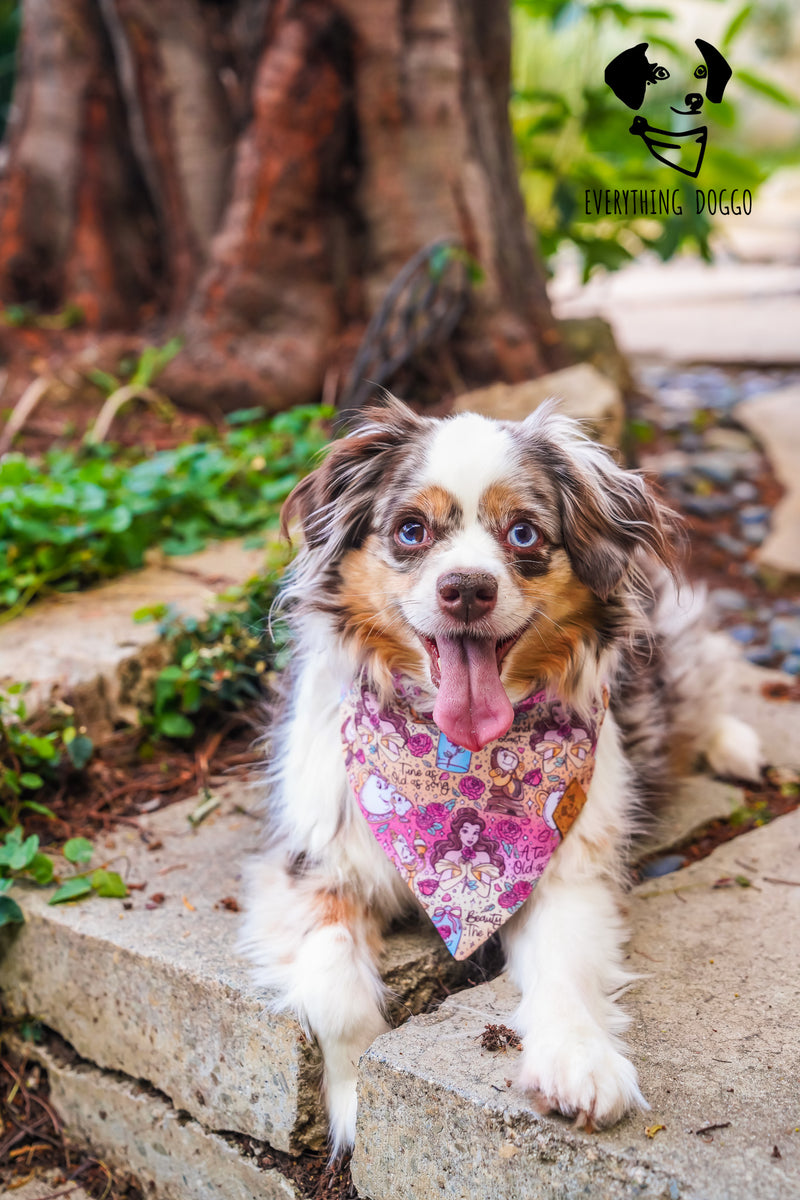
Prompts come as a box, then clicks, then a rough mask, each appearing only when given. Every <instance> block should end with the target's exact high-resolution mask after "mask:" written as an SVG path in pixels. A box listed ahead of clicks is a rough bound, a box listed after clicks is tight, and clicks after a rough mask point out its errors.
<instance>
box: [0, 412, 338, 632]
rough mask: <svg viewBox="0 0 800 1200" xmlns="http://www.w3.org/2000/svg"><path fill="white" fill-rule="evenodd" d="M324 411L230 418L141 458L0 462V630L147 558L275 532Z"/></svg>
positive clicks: (106, 450) (133, 454)
mask: <svg viewBox="0 0 800 1200" xmlns="http://www.w3.org/2000/svg"><path fill="white" fill-rule="evenodd" d="M329 416H330V412H329V410H326V409H324V408H320V407H318V406H308V407H301V408H295V409H292V410H291V411H289V412H285V413H279V414H277V415H276V416H273V417H266V416H265V415H264V413H263V411H262V410H260V409H256V410H248V411H241V412H238V413H232V414H230V416H229V417H228V418H227V428H226V430H225V432H224V433H223V434H222V436H221V437H218V438H217V437H215V438H206V439H204V440H201V441H197V442H192V443H189V444H187V445H183V446H178V447H176V448H175V449H172V450H163V451H159V452H157V453H155V454H151V455H149V456H147V457H144V456H143V455H142V452H141V451H138V452H137V451H130V450H129V451H125V452H119V451H118V450H115V448H114V447H110V446H105V445H84V446H81V447H79V448H77V449H63V448H56V449H52V450H50V451H48V452H47V453H46V454H45V455H44V456H43V457H42V458H41V459H39V458H28V457H26V456H25V455H23V454H13V453H12V454H8V455H6V456H5V458H4V459H3V461H2V462H0V621H7V620H10V619H12V618H13V617H15V616H16V615H17V614H18V613H20V612H21V611H22V610H23V609H24V608H25V607H26V605H27V604H29V603H30V601H31V600H32V599H33V598H34V597H35V596H37V595H40V594H42V593H44V592H47V591H74V590H75V589H77V588H80V587H85V586H86V585H88V584H91V583H95V582H97V581H98V580H99V579H102V578H105V577H108V576H112V575H116V574H119V573H120V572H122V571H127V570H131V569H135V568H136V567H140V566H141V565H142V563H143V562H144V556H145V553H146V551H147V550H148V549H150V548H151V547H153V546H159V547H160V548H161V549H162V550H163V551H164V552H165V553H167V554H191V553H194V552H195V551H197V550H201V549H202V548H203V547H204V546H205V545H206V542H207V541H208V540H209V539H213V538H220V537H231V536H234V535H242V534H250V535H252V534H253V533H257V534H258V535H259V536H262V535H264V533H265V532H267V531H269V530H270V529H272V528H275V527H276V526H277V521H278V513H279V509H280V505H281V503H282V502H283V500H284V499H285V498H286V496H287V495H288V493H289V492H290V491H291V489H292V487H293V486H294V484H295V483H296V482H297V480H298V479H299V478H300V477H301V476H302V475H303V474H305V472H306V471H307V470H309V469H310V467H311V465H312V461H313V458H314V455H315V454H316V453H317V452H318V451H319V450H320V449H321V448H322V446H323V445H324V444H325V442H326V441H327V439H328V430H327V428H326V420H327V418H328V417H329Z"/></svg>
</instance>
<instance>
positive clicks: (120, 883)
mask: <svg viewBox="0 0 800 1200" xmlns="http://www.w3.org/2000/svg"><path fill="white" fill-rule="evenodd" d="M62 854H63V857H64V859H65V860H66V862H68V863H71V864H73V865H77V866H85V865H86V864H88V863H89V862H90V861H91V859H92V857H93V855H94V847H93V846H92V843H91V842H90V841H88V840H87V839H86V838H70V839H69V841H68V842H65V844H64V847H63V850H62ZM21 879H27V880H28V881H30V882H32V883H36V884H38V885H39V886H41V887H46V886H47V885H48V884H50V883H52V882H53V881H54V880H55V881H56V882H58V883H59V887H58V888H57V889H56V891H55V892H54V893H53V895H52V896H51V897H50V899H49V900H48V904H64V903H66V901H68V900H79V899H81V898H82V897H83V896H88V895H90V894H91V893H92V892H96V893H97V895H98V896H110V897H119V898H122V897H125V896H127V894H128V889H127V887H126V886H125V882H124V880H123V879H122V877H121V876H120V875H119V874H118V873H117V872H116V871H109V870H107V869H106V868H105V867H97V868H96V869H95V870H93V871H90V870H88V869H87V870H85V871H77V872H73V873H71V874H69V875H67V876H66V877H63V876H61V875H58V876H57V875H56V869H55V863H54V861H53V859H52V858H51V857H50V855H49V854H43V853H42V851H41V850H40V849H39V837H38V834H35V833H32V834H31V835H30V836H29V837H26V836H25V833H24V830H23V828H22V826H21V825H15V826H14V827H13V828H12V829H9V830H7V832H6V833H5V835H4V837H3V842H2V844H0V926H2V925H21V924H22V923H23V922H24V920H25V916H24V914H23V912H22V909H21V908H20V906H19V905H18V904H17V902H16V900H14V898H13V897H12V896H9V895H8V894H7V893H8V891H9V889H10V888H11V887H12V886H13V885H14V884H15V883H16V882H17V881H18V880H21Z"/></svg>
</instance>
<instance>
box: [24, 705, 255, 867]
mask: <svg viewBox="0 0 800 1200" xmlns="http://www.w3.org/2000/svg"><path fill="white" fill-rule="evenodd" d="M197 724H198V731H197V734H196V736H195V737H194V738H193V739H192V740H191V742H189V743H187V744H182V743H178V742H171V743H166V742H162V743H161V744H160V745H157V746H155V747H153V748H152V749H151V750H150V748H149V747H148V745H147V743H146V740H145V734H144V732H143V731H141V730H136V729H124V730H120V731H119V732H117V733H115V734H113V735H112V736H111V738H110V739H109V740H108V741H106V742H104V743H103V744H102V745H100V746H97V747H96V749H95V752H94V754H93V756H92V758H91V760H90V762H89V764H88V766H87V767H86V769H85V770H84V771H74V770H71V769H69V768H68V767H65V768H64V769H63V772H62V773H61V774H60V775H59V778H58V780H57V782H56V783H55V784H53V785H52V786H51V787H50V788H49V789H45V790H43V791H42V792H41V793H40V798H41V800H42V802H43V803H44V804H46V805H47V806H48V807H49V808H51V809H52V810H53V812H54V813H55V817H54V818H48V817H39V816H35V815H33V814H30V815H26V818H25V828H26V831H27V832H28V833H38V834H39V837H40V840H41V843H42V845H43V846H44V847H46V846H48V845H50V844H52V843H54V842H59V843H60V842H62V841H64V840H65V839H67V838H71V837H86V838H89V839H90V840H91V839H92V838H93V837H95V836H96V835H98V834H99V833H102V832H104V831H107V830H109V829H112V828H113V827H114V826H115V825H120V824H124V825H130V826H133V827H134V828H139V827H140V822H139V820H138V818H139V817H140V816H141V815H142V814H143V813H152V812H156V811H157V810H158V809H161V808H165V807H166V806H167V805H169V804H174V803H176V802H177V801H178V800H185V799H186V798H187V797H189V796H195V795H198V794H199V793H201V792H202V791H203V790H204V789H210V790H212V791H213V788H214V787H218V786H220V785H221V784H223V783H227V782H229V781H230V780H231V779H235V778H237V777H241V776H244V775H247V774H248V772H249V771H251V770H252V769H253V768H254V767H255V766H256V765H257V764H258V763H259V762H261V761H262V760H263V751H261V750H260V749H259V748H258V745H257V741H258V738H259V735H260V733H261V730H260V729H257V728H256V727H255V725H254V724H253V722H252V721H250V720H249V719H247V718H246V717H245V716H243V715H242V714H239V713H231V714H227V715H223V716H222V717H220V716H219V714H217V716H216V717H209V718H207V719H206V721H205V722H203V721H198V722H197ZM143 749H145V750H150V752H151V753H152V757H150V753H148V755H147V757H146V758H145V759H143V758H142V752H143Z"/></svg>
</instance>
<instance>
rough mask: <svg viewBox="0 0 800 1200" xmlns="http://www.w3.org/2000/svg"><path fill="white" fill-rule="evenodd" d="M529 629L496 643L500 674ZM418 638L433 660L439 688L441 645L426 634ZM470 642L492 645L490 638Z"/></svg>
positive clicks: (440, 679) (457, 639) (433, 675)
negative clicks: (510, 653) (510, 652)
mask: <svg viewBox="0 0 800 1200" xmlns="http://www.w3.org/2000/svg"><path fill="white" fill-rule="evenodd" d="M527 628H528V627H527V625H524V626H523V627H522V629H520V630H519V631H518V632H517V633H512V634H511V637H507V638H501V639H500V641H498V642H495V643H494V654H495V661H496V662H497V672H498V674H499V673H500V665H501V663H502V661H503V659H504V658H505V657H506V655H507V654H508V652H509V650H510V649H511V648H512V646H515V645H516V644H517V642H518V641H519V639H520V638H521V637H522V635H523V633H524V632H525V630H526V629H527ZM418 637H419V640H420V641H421V642H422V644H423V646H424V647H425V649H426V650H427V652H428V657H429V659H430V660H431V679H432V680H433V682H434V685H435V686H436V687H437V688H438V687H439V686H440V685H441V682H442V667H441V657H440V654H439V644H438V642H436V641H435V640H434V639H433V638H429V637H425V634H424V633H420V634H418ZM446 640H447V641H452V640H456V641H459V640H461V639H459V638H456V639H452V638H448V639H446ZM470 641H486V642H487V644H488V645H491V639H490V638H489V639H484V638H480V639H478V638H471V639H470Z"/></svg>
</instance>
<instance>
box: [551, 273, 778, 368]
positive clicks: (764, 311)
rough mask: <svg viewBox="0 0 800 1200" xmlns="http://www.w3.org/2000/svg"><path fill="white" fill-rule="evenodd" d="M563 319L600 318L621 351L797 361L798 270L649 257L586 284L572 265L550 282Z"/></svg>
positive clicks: (669, 357) (708, 359)
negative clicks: (611, 330)
mask: <svg viewBox="0 0 800 1200" xmlns="http://www.w3.org/2000/svg"><path fill="white" fill-rule="evenodd" d="M549 292H550V299H551V302H552V305H553V312H554V313H555V315H556V317H558V318H559V319H560V320H563V319H567V318H576V317H591V316H600V317H603V318H604V320H606V321H608V323H609V324H610V325H611V328H612V329H613V331H614V337H615V339H616V342H617V345H618V346H619V348H620V350H621V351H622V352H623V354H627V355H631V356H633V357H638V358H648V359H655V360H658V361H661V362H675V363H719V364H720V365H730V364H762V365H770V366H771V365H787V366H792V365H795V364H796V363H798V362H800V343H798V340H797V328H798V324H799V323H800V268H798V267H797V266H794V265H790V266H787V265H784V264H783V263H770V264H767V265H763V264H750V263H736V262H727V263H722V262H719V263H715V264H714V265H713V267H712V266H708V265H707V264H704V263H701V262H698V261H697V260H696V259H691V258H677V259H674V260H673V261H672V262H670V263H661V262H659V261H658V260H657V259H655V258H654V257H652V258H649V257H648V256H646V255H643V256H641V257H640V258H638V259H637V260H636V261H635V262H634V263H631V264H630V265H629V266H627V267H625V268H623V269H622V270H620V271H614V272H612V273H610V274H606V275H602V276H601V275H598V276H596V277H595V278H594V279H592V280H591V281H590V282H589V284H588V285H586V286H582V284H581V282H580V278H579V276H578V273H577V271H576V270H575V264H572V263H570V264H566V263H565V264H564V265H563V266H562V269H560V270H559V271H558V273H557V274H556V277H555V279H554V280H553V281H552V282H551V284H550V288H549Z"/></svg>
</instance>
